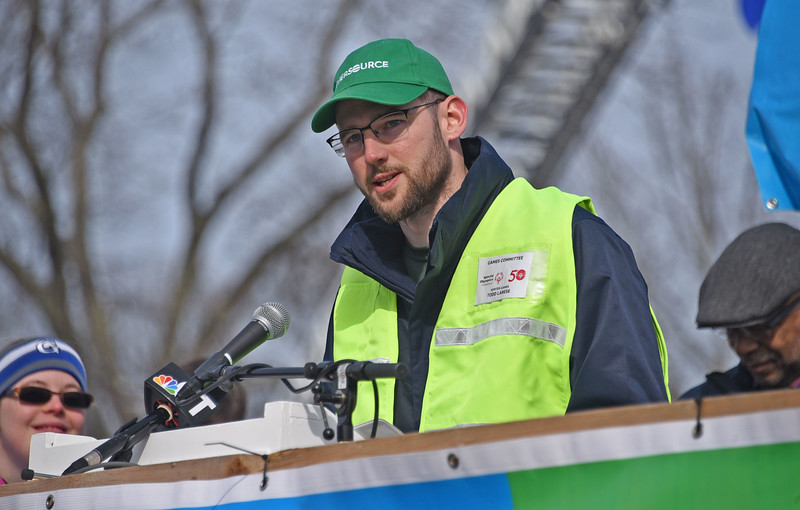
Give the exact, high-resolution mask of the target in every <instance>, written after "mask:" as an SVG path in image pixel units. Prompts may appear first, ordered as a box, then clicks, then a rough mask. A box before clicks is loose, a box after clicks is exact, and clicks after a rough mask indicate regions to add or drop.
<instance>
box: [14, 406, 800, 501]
mask: <svg viewBox="0 0 800 510" xmlns="http://www.w3.org/2000/svg"><path fill="white" fill-rule="evenodd" d="M791 408H800V391H794V390H779V391H769V392H759V393H747V394H740V395H733V396H725V397H713V398H708V399H704V400H703V401H702V403H701V405H700V420H701V421H702V420H704V419H708V418H715V417H722V416H734V415H739V414H746V413H755V412H761V411H775V410H782V409H791ZM697 417H698V405H697V403H696V402H695V401H692V400H688V401H687V400H684V401H677V402H675V403H671V404H643V405H636V406H624V407H616V408H607V409H598V410H591V411H581V412H575V413H571V414H568V415H566V416H555V417H550V418H540V419H534V420H526V421H519V422H510V423H500V424H488V425H481V426H471V427H463V428H454V429H448V430H439V431H433V432H427V433H424V434H407V435H403V436H396V437H388V438H381V439H372V440H368V441H358V442H352V443H339V444H334V445H329V446H319V447H312V448H302V449H294V450H285V451H281V452H277V453H274V454H272V455H269V456H268V459H267V473H268V474H269V473H273V472H275V471H279V470H286V469H294V468H301V467H305V466H311V465H314V464H320V463H330V462H337V461H342V460H347V459H358V458H365V457H373V456H386V455H395V454H408V453H411V452H426V451H430V450H441V449H446V448H456V447H464V446H470V445H480V444H483V443H491V442H498V441H504V440H512V439H519V438H530V437H535V436H542V435H548V434H569V433H573V432H578V431H588V430H593V429H603V428H608V427H626V426H635V425H646V424H655V423H665V422H675V421H685V422H687V430H686V433H687V434H691V433H692V429H693V427H694V423H695V422H696V420H697ZM263 470H264V460H263V459H262V458H261V456H258V455H246V454H240V455H231V456H227V457H215V458H210V459H199V460H188V461H181V462H171V463H165V464H157V465H150V466H134V467H127V468H119V469H109V470H105V471H103V470H98V471H93V472H89V473H84V474H79V475H69V476H62V477H57V478H50V479H40V480H34V481H30V482H22V483H16V484H10V485H4V486H0V500H1V499H2V498H3V497H5V496H10V495H15V494H26V493H44V492H48V491H56V490H60V489H67V488H85V487H100V486H109V485H117V484H136V483H164V482H177V481H182V480H214V479H221V478H227V477H231V476H235V475H241V474H258V473H261V472H262V471H263Z"/></svg>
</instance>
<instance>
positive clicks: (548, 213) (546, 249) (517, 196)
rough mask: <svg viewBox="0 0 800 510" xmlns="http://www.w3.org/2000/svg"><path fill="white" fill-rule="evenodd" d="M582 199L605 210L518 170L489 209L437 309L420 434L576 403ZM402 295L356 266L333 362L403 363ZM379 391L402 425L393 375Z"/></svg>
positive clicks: (386, 415) (342, 298) (341, 296)
mask: <svg viewBox="0 0 800 510" xmlns="http://www.w3.org/2000/svg"><path fill="white" fill-rule="evenodd" d="M576 205H581V206H582V207H584V208H585V209H587V210H588V211H590V212H592V213H594V208H593V206H592V204H591V201H590V200H589V199H588V198H586V197H578V196H575V195H570V194H567V193H564V192H562V191H560V190H558V189H556V188H546V189H542V190H537V189H535V188H533V187H532V186H531V185H530V184H529V183H528V182H527V181H526V180H524V179H521V178H518V179H515V180H514V181H513V182H512V183H510V184H509V185H508V186H507V187H506V188H505V189H504V190H503V191H502V192H501V193H500V194H499V195H498V197H497V198H496V199H495V201H494V202H493V204H492V205H491V207H490V208H489V210H488V211H487V212H486V215H485V216H484V218H483V219H482V220H481V222H480V224H479V225H478V227H477V229H476V230H475V232H474V233H473V235H472V237H471V238H470V240H469V242H468V244H467V246H466V247H465V249H464V252H463V253H462V256H461V259H460V261H459V263H458V266H457V268H456V270H455V273H454V275H453V278H452V282H451V284H450V287H449V288H448V290H447V295H446V296H445V299H444V302H443V304H442V308H441V311H440V313H439V317H438V318H437V322H436V326H435V328H434V333H433V338H432V341H431V343H430V352H429V361H430V363H429V367H428V377H427V381H426V385H425V393H424V397H423V401H422V415H421V422H420V432H423V431H426V430H433V429H440V428H447V427H453V426H457V425H463V424H477V423H498V422H506V421H514V420H523V419H528V418H536V417H543V416H552V415H558V414H563V413H564V412H565V411H566V408H567V404H568V403H569V399H570V395H571V389H570V380H569V357H570V351H571V348H572V339H573V334H574V331H575V317H576V295H577V289H576V285H577V283H576V278H575V258H574V254H573V250H572V215H573V211H574V209H575V206H576ZM520 271H521V272H520ZM508 296H511V297H508ZM396 303H397V301H396V296H395V294H394V293H393V292H391V291H390V290H388V289H387V288H385V287H383V286H382V285H380V284H379V283H378V282H376V281H375V280H373V279H371V278H369V277H367V276H365V275H364V274H362V273H361V272H359V271H357V270H355V269H352V268H350V267H347V268H345V271H344V274H343V275H342V282H341V286H340V289H339V293H338V296H337V300H336V304H335V307H334V316H333V320H334V347H333V348H334V352H333V355H334V359H356V360H360V361H361V360H380V361H385V362H392V363H394V362H396V361H397V351H398V340H397V304H396ZM651 314H652V310H651ZM653 325H654V328H655V331H656V334H657V337H658V342H659V351H660V353H661V360H662V368H663V375H664V380H665V387H666V386H667V384H666V381H667V366H666V359H667V358H666V347H665V344H664V339H663V335H662V333H661V328H660V327H659V325H658V322H657V321H656V318H655V316H654V315H653ZM378 389H379V405H380V409H379V412H380V417H381V418H383V419H385V420H387V421H389V422H391V421H392V418H393V414H394V408H393V401H394V380H392V379H380V380H379V381H378ZM358 394H359V398H358V403H357V406H356V409H355V412H354V414H353V423H362V422H364V421H368V420H371V419H372V417H373V413H374V402H373V398H372V389H371V383H369V382H361V383H359V392H358Z"/></svg>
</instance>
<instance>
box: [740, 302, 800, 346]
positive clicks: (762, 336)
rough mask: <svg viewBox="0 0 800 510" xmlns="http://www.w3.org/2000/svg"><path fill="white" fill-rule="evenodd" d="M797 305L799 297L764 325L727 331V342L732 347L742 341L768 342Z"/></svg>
mask: <svg viewBox="0 0 800 510" xmlns="http://www.w3.org/2000/svg"><path fill="white" fill-rule="evenodd" d="M798 304H800V296H798V297H797V298H796V299H795V300H794V301H792V302H790V303H789V304H788V305H786V306H785V307H784V308H783V309H782V310H781V311H780V312H778V314H777V315H776V316H775V317H773V318H772V319H770V320H769V321H768V322H765V323H764V324H758V325H756V326H749V327H746V328H731V329H728V330H727V333H728V342H730V344H731V345H732V346H733V347H736V344H737V343H739V341H740V340H742V339H745V340H750V341H753V342H758V343H762V344H763V343H767V342H769V341H770V340H771V339H772V337H773V336H774V335H775V332H776V331H777V330H778V328H779V327H780V326H781V324H783V321H784V320H786V317H788V316H789V314H790V313H792V311H793V310H794V309H795V308H796V307H797V305H798Z"/></svg>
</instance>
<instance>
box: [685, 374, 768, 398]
mask: <svg viewBox="0 0 800 510" xmlns="http://www.w3.org/2000/svg"><path fill="white" fill-rule="evenodd" d="M758 389H759V388H756V387H755V385H754V384H753V376H751V375H750V372H748V371H747V369H746V368H745V367H743V366H742V365H737V366H735V367H733V368H732V369H730V370H728V371H727V372H725V373H722V372H712V373H710V374H708V375H706V382H704V383H703V384H699V385H697V386H695V387H694V388H692V389H690V390H689V391H687V392H686V393H684V394H683V395H681V400H683V399H695V398H705V397H716V396H718V395H729V394H733V393H745V392H748V391H757V390H758Z"/></svg>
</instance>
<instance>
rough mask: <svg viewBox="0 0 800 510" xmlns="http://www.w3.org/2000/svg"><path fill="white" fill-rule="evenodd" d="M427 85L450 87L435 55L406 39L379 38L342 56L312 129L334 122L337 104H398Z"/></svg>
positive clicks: (450, 89)
mask: <svg viewBox="0 0 800 510" xmlns="http://www.w3.org/2000/svg"><path fill="white" fill-rule="evenodd" d="M429 88H431V89H434V90H438V91H439V92H442V93H443V94H447V95H448V96H450V95H452V94H453V87H452V86H451V85H450V80H449V79H448V78H447V73H445V72H444V68H443V67H442V64H440V63H439V61H438V60H436V57H434V56H433V55H431V54H430V53H428V52H427V51H425V50H422V49H420V48H417V47H416V46H414V44H413V43H412V42H411V41H409V40H407V39H381V40H379V41H373V42H371V43H369V44H366V45H364V46H362V47H360V48H359V49H357V50H355V51H354V52H352V53H350V54H349V55H348V56H347V58H345V59H344V62H342V65H341V66H339V70H338V71H336V75H335V77H334V80H333V95H332V96H331V98H330V99H329V100H328V101H327V102H326V103H325V104H323V105H322V106H321V107H320V108H319V110H317V113H315V114H314V118H313V119H311V129H313V130H314V132H315V133H321V132H323V131H325V130H326V129H328V128H329V127H331V126H333V125H334V124H335V123H336V118H335V113H336V103H337V102H339V101H341V100H342V99H361V100H364V101H370V102H372V103H379V104H388V105H401V104H406V103H408V102H410V101H412V100H414V99H416V98H418V97H419V96H421V95H422V94H423V93H424V92H425V91H426V90H428V89H429Z"/></svg>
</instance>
